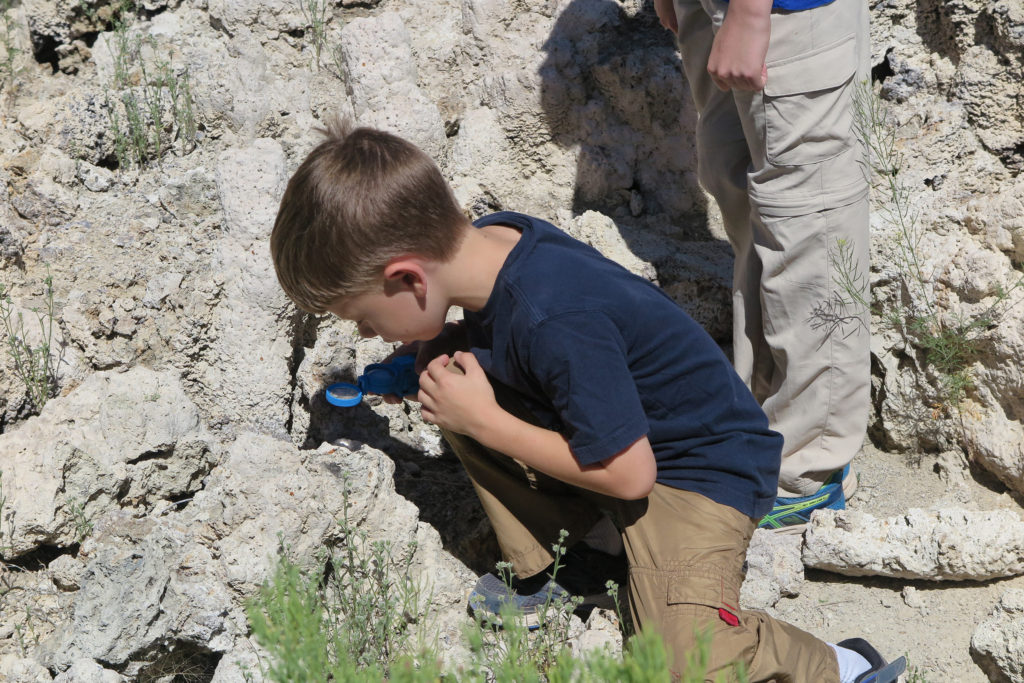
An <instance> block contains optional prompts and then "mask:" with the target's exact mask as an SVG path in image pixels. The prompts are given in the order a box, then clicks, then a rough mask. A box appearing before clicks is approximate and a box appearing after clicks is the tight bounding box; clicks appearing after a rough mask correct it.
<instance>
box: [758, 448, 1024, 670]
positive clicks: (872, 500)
mask: <svg viewBox="0 0 1024 683" xmlns="http://www.w3.org/2000/svg"><path fill="white" fill-rule="evenodd" d="M950 464H951V467H949V468H943V467H942V466H941V465H940V464H939V460H938V459H937V457H936V456H934V455H925V456H913V455H907V454H897V453H886V452H884V451H881V450H878V449H877V448H874V447H872V446H870V445H867V446H866V447H865V449H864V453H863V455H861V456H858V458H857V459H856V460H855V461H854V467H855V468H856V470H857V472H858V474H859V475H860V487H859V489H858V491H857V493H856V494H855V495H854V496H853V498H852V499H851V500H850V501H849V503H848V506H849V507H851V508H856V509H858V510H863V511H864V512H867V513H869V514H872V515H874V516H876V517H891V516H896V515H900V514H902V513H904V512H906V511H907V510H909V509H910V508H925V509H931V508H953V507H956V508H966V509H977V510H994V509H999V508H1008V509H1013V510H1015V511H1017V512H1019V511H1020V510H1021V505H1020V503H1019V501H1017V500H1015V499H1014V497H1013V496H1011V495H1010V494H1009V493H1008V492H1007V490H1006V488H1005V487H1004V486H1002V485H1001V484H1000V483H999V482H998V481H997V480H995V479H994V478H993V477H991V476H990V475H987V474H986V473H984V472H977V471H972V472H969V473H968V472H966V471H965V470H964V469H962V467H964V466H965V465H964V464H963V463H956V462H955V461H954V462H952V463H950ZM944 470H945V471H946V472H950V474H949V475H944V474H943V471H944ZM1010 588H1024V577H1015V578H1011V579H1002V580H995V581H986V582H947V581H908V580H903V579H883V578H877V577H856V578H854V577H844V576H839V575H836V574H832V573H829V572H823V571H813V570H808V571H807V581H806V582H805V583H804V586H803V588H802V590H801V593H800V595H799V596H798V597H796V598H783V599H782V601H780V602H779V603H778V605H776V614H777V615H778V616H780V617H781V618H783V619H785V620H786V621H789V622H790V623H793V624H796V625H798V626H800V627H801V628H804V629H807V630H808V631H810V632H811V633H813V634H815V635H817V636H819V637H821V638H824V639H826V640H829V641H830V642H837V641H839V640H842V639H844V638H849V637H854V636H860V637H863V638H866V639H868V640H869V641H870V642H871V643H872V644H874V645H875V646H876V647H877V648H878V649H879V650H880V651H881V652H882V653H883V654H884V655H885V656H886V657H887V658H890V659H891V658H893V657H896V656H898V655H900V654H903V655H906V657H907V661H908V663H909V666H910V669H909V672H910V675H909V676H908V677H907V680H908V681H909V682H910V683H924V682H927V683H945V682H954V683H986V682H987V681H988V678H987V677H986V676H985V674H984V673H982V671H981V669H980V668H978V666H977V665H976V664H975V663H974V662H973V660H972V659H971V655H970V642H971V635H972V634H973V632H974V629H975V628H976V626H977V625H978V624H979V623H981V622H982V621H984V620H986V619H987V618H988V616H989V614H990V612H991V611H992V608H993V607H994V606H995V605H996V603H997V602H998V600H999V598H1000V597H1001V596H1002V594H1003V593H1004V592H1006V591H1007V590H1009V589H1010Z"/></svg>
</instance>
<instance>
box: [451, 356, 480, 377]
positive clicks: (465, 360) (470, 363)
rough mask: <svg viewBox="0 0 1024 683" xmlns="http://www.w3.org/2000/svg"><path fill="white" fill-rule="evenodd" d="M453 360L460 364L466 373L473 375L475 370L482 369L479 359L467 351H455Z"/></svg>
mask: <svg viewBox="0 0 1024 683" xmlns="http://www.w3.org/2000/svg"><path fill="white" fill-rule="evenodd" d="M454 360H455V362H456V363H458V364H459V365H461V366H462V369H463V370H464V371H465V372H466V374H467V375H469V374H474V375H475V374H476V373H477V372H482V371H483V368H481V367H480V361H478V360H477V359H476V356H474V355H473V354H472V353H470V352H469V351H456V352H455V358H454Z"/></svg>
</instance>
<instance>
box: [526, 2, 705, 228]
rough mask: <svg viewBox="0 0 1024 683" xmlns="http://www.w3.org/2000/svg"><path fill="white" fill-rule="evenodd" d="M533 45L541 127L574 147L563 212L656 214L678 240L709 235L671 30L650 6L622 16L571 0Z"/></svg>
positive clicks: (689, 107)
mask: <svg viewBox="0 0 1024 683" xmlns="http://www.w3.org/2000/svg"><path fill="white" fill-rule="evenodd" d="M542 49H543V51H544V53H545V55H546V56H545V59H544V62H543V64H542V65H541V67H540V76H541V79H542V80H541V106H542V107H543V110H544V119H545V122H546V124H547V127H548V133H549V135H550V136H551V139H552V140H553V141H554V142H556V143H557V144H558V145H560V146H562V147H565V148H573V147H578V148H579V150H580V153H579V162H578V167H577V173H576V184H575V188H574V198H573V211H574V212H575V213H582V212H584V211H586V210H588V209H593V210H596V211H601V212H602V213H605V214H608V215H610V216H612V217H613V218H616V219H622V218H629V217H634V218H636V217H639V216H641V215H643V216H660V217H662V218H663V219H664V220H665V221H666V222H668V223H671V224H673V225H675V226H677V227H679V228H680V229H681V230H682V231H684V232H685V237H686V238H688V239H709V238H710V237H711V235H710V234H709V233H708V232H707V227H706V211H705V205H704V200H703V195H702V194H701V193H700V192H699V191H698V189H697V180H696V155H695V153H694V127H695V124H696V114H695V112H694V108H693V104H692V102H691V99H690V94H689V89H688V88H687V86H686V81H685V78H684V77H683V75H682V69H681V66H680V61H679V55H678V52H677V50H676V47H675V45H674V42H673V39H672V35H671V34H670V33H669V32H668V31H666V30H665V29H664V28H662V27H661V25H660V24H659V23H658V19H657V17H656V16H655V14H654V11H653V9H652V8H651V7H649V6H646V7H644V9H643V10H641V11H639V12H638V13H637V14H636V15H635V16H630V15H629V14H627V13H626V12H625V11H624V10H623V7H622V5H620V4H619V3H617V2H613V1H612V0H600V1H597V2H595V1H594V0H574V1H573V2H571V3H569V5H568V6H567V7H566V8H565V10H564V11H563V12H562V13H561V15H560V16H559V17H558V19H557V20H556V22H555V25H554V27H553V29H552V31H551V34H550V35H549V37H548V39H547V40H546V41H545V42H544V44H543V45H542ZM626 238H627V239H629V237H628V236H626Z"/></svg>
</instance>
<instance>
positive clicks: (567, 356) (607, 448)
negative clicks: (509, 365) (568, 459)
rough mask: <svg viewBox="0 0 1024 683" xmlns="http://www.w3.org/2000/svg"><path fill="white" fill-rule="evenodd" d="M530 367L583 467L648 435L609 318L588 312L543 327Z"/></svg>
mask: <svg viewBox="0 0 1024 683" xmlns="http://www.w3.org/2000/svg"><path fill="white" fill-rule="evenodd" d="M528 367H529V369H530V372H531V373H532V374H533V376H534V378H535V379H536V380H537V382H538V384H539V385H540V387H541V389H542V390H543V391H544V393H545V394H546V395H547V398H548V399H549V400H550V401H551V403H552V404H553V405H554V407H555V410H556V411H557V412H558V414H559V417H560V418H561V420H562V423H563V425H564V434H565V436H566V438H568V440H569V447H570V448H571V449H572V452H573V455H575V456H576V460H577V461H578V462H579V463H580V464H581V465H591V464H593V463H596V462H600V461H602V460H606V459H608V458H610V457H612V456H613V455H616V454H617V453H620V452H622V451H623V450H625V449H626V448H628V447H629V446H630V445H632V444H633V442H635V441H636V440H637V439H639V438H640V437H642V436H645V435H646V434H647V432H648V431H649V426H648V424H647V415H646V413H645V412H644V409H643V405H642V404H641V402H640V396H639V394H638V393H637V388H636V382H635V381H634V379H633V375H632V373H631V372H630V370H629V363H628V354H627V348H626V342H625V340H624V339H623V338H622V334H621V332H620V331H619V329H618V327H617V326H616V325H615V324H614V323H613V322H612V321H611V320H610V319H609V318H608V316H606V315H605V314H604V313H600V312H590V311H583V312H577V313H571V314H564V315H560V316H557V317H554V318H550V319H548V320H545V321H544V322H542V323H541V324H540V325H538V326H537V328H536V329H535V330H534V333H533V335H532V337H531V340H530V345H529V354H528Z"/></svg>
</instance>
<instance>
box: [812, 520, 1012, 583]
mask: <svg viewBox="0 0 1024 683" xmlns="http://www.w3.org/2000/svg"><path fill="white" fill-rule="evenodd" d="M803 562H804V564H805V565H806V566H808V567H814V568H815V569H826V570H828V571H833V572H838V573H840V574H846V575H848V576H867V575H871V576H892V577H899V578H903V579H925V580H929V581H963V580H973V581H985V580H988V579H993V578H997V577H1003V576H1015V575H1018V574H1024V521H1022V520H1021V518H1020V515H1018V514H1017V513H1016V512H1014V511H1012V510H994V511H974V510H954V509H947V510H937V511H927V510H921V509H911V510H910V511H908V512H907V514H906V515H903V516H901V517H895V518H887V519H876V518H875V517H873V516H872V515H870V514H868V513H866V512H859V511H856V510H820V511H818V512H815V513H814V515H813V516H812V519H811V523H810V525H809V526H808V529H807V533H806V535H805V537H804V547H803Z"/></svg>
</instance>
